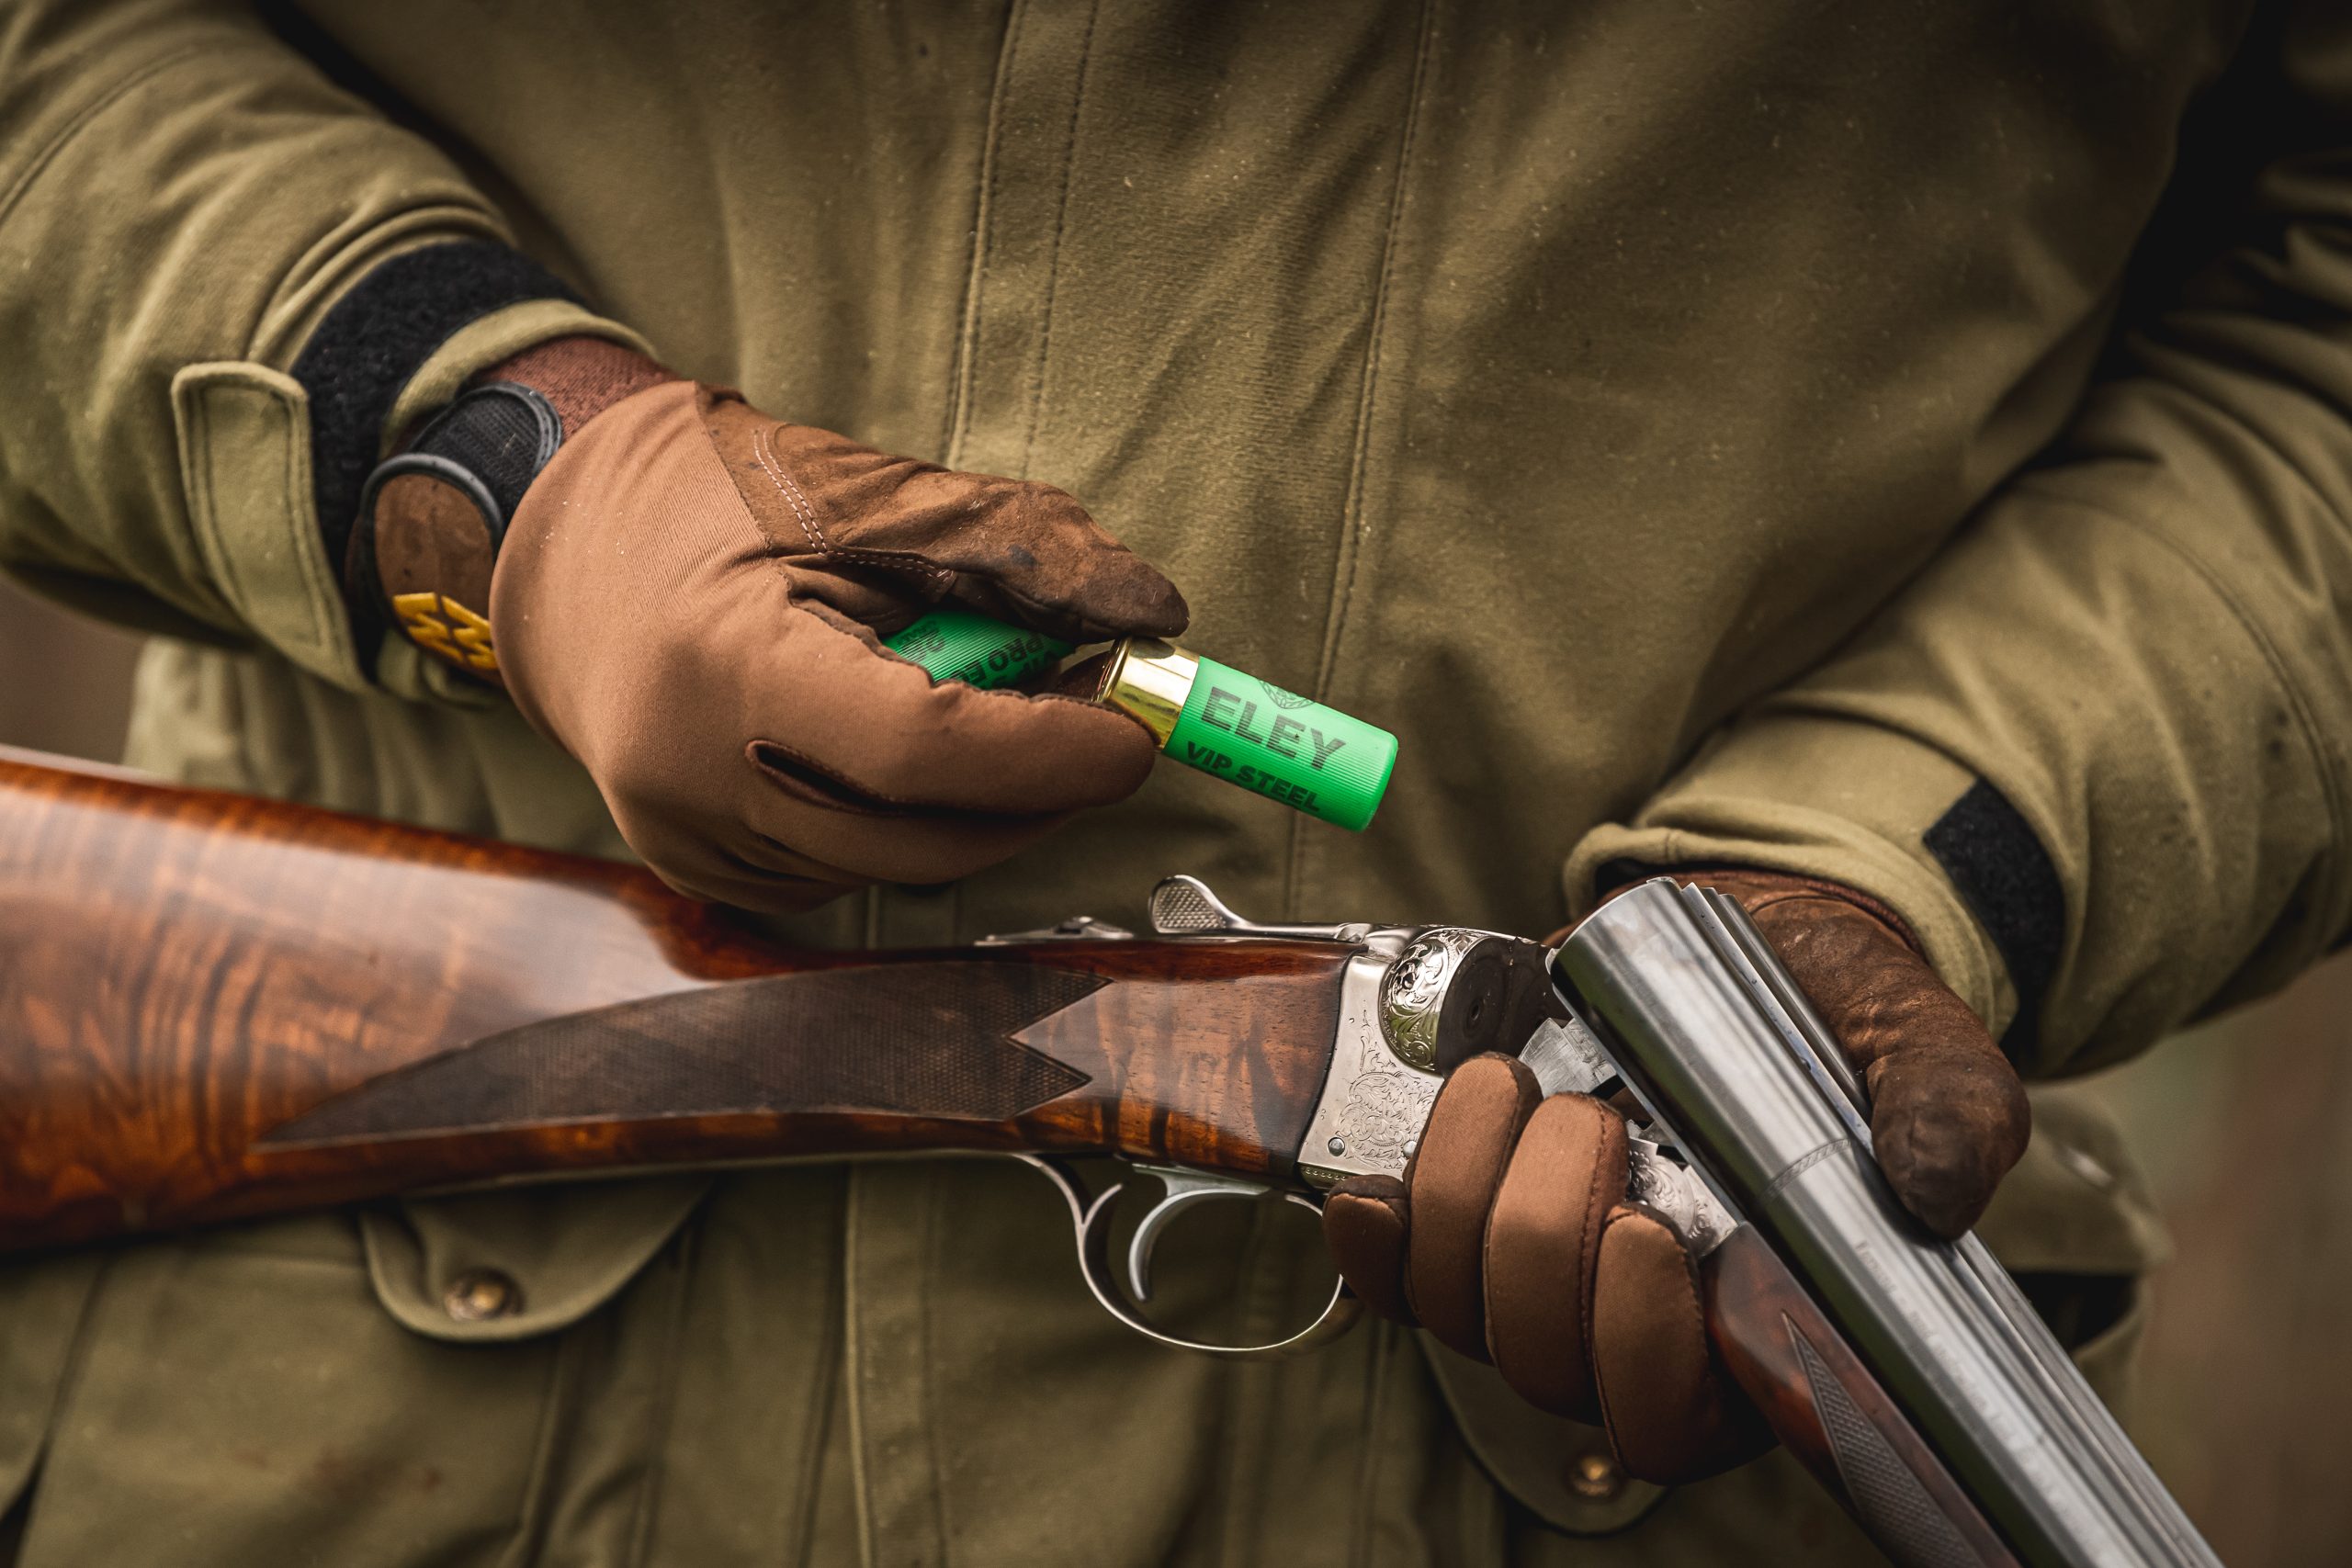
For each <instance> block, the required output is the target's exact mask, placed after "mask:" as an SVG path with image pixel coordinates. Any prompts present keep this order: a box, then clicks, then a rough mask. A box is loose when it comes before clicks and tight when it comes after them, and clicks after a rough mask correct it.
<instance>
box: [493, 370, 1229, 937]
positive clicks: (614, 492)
mask: <svg viewBox="0 0 2352 1568" xmlns="http://www.w3.org/2000/svg"><path fill="white" fill-rule="evenodd" d="M594 349H595V354H594V355H589V354H588V353H587V351H585V350H582V351H577V352H576V353H575V355H574V358H575V359H578V358H580V357H583V356H584V357H587V358H589V359H591V360H594V359H597V358H599V357H602V358H608V357H609V356H610V355H613V354H616V353H620V352H623V351H619V350H616V349H613V348H611V347H610V346H609V345H602V344H597V345H594ZM632 357H634V356H632ZM547 361H548V353H547V351H542V352H541V354H540V355H538V356H537V366H539V367H544V366H545V364H546V363H547ZM557 363H558V365H559V367H560V365H561V363H562V361H561V359H560V356H557ZM645 363H646V362H644V361H641V360H640V361H639V365H640V366H642V365H644V364H645ZM534 371H535V357H534V356H530V355H526V356H525V359H524V360H523V361H521V362H518V363H517V364H516V365H514V366H510V367H506V368H504V369H503V370H502V371H501V372H499V374H501V375H503V376H504V377H506V378H510V379H515V380H518V381H523V382H525V383H526V384H528V383H529V382H530V381H531V380H532V378H533V376H534ZM605 371H606V372H609V371H610V367H605ZM657 374H658V372H657ZM541 378H542V379H544V380H549V381H552V382H556V383H563V382H564V381H565V379H566V378H565V377H564V376H563V375H561V374H557V375H554V376H542V377H541ZM578 379H579V378H578V377H577V376H574V377H572V378H571V380H572V381H574V382H576V381H577V380H578ZM604 380H605V382H607V383H611V382H615V381H617V382H620V383H621V384H624V385H625V384H628V377H625V376H618V375H615V374H609V373H607V374H605V375H604ZM640 385H641V378H640ZM567 390H568V388H567V386H565V385H560V384H559V385H554V386H552V387H551V388H550V389H549V392H548V395H549V397H550V400H552V401H553V402H554V403H555V405H556V407H557V408H558V409H559V410H561V411H563V412H564V422H565V423H566V425H567V426H568V427H569V426H571V425H572V424H574V423H575V420H576V419H577V414H576V412H575V411H577V410H578V409H579V407H580V399H579V398H578V397H577V396H576V395H572V396H567V395H566V393H567ZM577 423H578V424H579V428H576V429H573V428H567V431H566V439H565V440H564V443H563V445H562V446H561V447H560V449H559V450H558V451H557V453H556V455H555V457H554V458H553V459H552V460H551V461H550V462H549V463H548V466H547V468H545V469H544V470H543V471H542V472H541V473H540V474H539V475H538V477H537V479H534V480H533V481H532V482H531V484H530V487H529V489H528V490H527V491H525V493H524V495H523V498H522V500H521V502H520V503H519V504H518V505H517V506H516V507H515V514H514V516H513V518H512V520H511V522H510V523H509V525H508V528H507V533H506V536H505V540H504V542H503V547H501V549H500V552H499V555H498V559H497V564H496V569H495V575H494V576H493V578H492V584H491V594H490V621H491V626H492V636H493V637H494V638H495V642H496V648H497V660H498V665H499V670H500V672H501V674H502V675H503V679H504V682H505V685H506V688H507V690H508V691H509V692H510V693H511V694H513V696H514V698H515V705H516V706H517V707H518V708H520V709H521V710H522V713H523V715H524V716H525V717H526V718H527V719H529V720H530V722H531V723H532V724H533V725H534V726H536V727H537V728H538V729H540V730H541V731H542V732H544V733H545V734H546V735H548V737H549V738H550V739H553V740H555V741H556V743H557V744H559V745H560V746H561V747H563V749H564V750H567V751H569V752H571V755H572V756H574V757H576V758H577V759H579V761H581V762H582V764H583V765H585V766H586V768H587V770H588V772H589V773H590V774H591V776H593V777H594V780H595V782H596V785H597V787H598V788H599V789H600V790H601V791H602V792H603V794H604V797H605V803H606V805H607V806H608V807H610V808H611V810H612V813H613V818H614V820H615V822H616V823H617V824H618V825H619V828H620V830H621V833H622V836H623V837H624V838H626V839H627V840H628V843H629V846H630V848H632V849H634V850H635V851H636V852H638V854H639V855H640V856H641V857H643V859H644V861H645V863H647V864H648V865H649V866H650V867H651V868H652V869H653V870H654V871H655V872H657V873H659V874H661V876H662V878H663V880H665V881H667V882H669V883H670V884H671V885H672V886H675V887H677V888H679V889H680V890H681V891H683V892H685V893H688V894H692V895H694V896H695V897H703V898H711V899H718V900H722V901H724V902H727V903H729V904H737V905H741V906H745V907H748V908H768V909H779V908H808V907H809V906H812V905H815V904H818V903H821V902H823V901H824V900H826V899H828V898H831V897H836V896H838V895H840V894H842V893H843V892H846V891H849V890H850V889H852V888H854V887H856V886H861V885H863V884H865V883H868V882H875V881H889V882H906V883H937V882H945V881H949V880H952V879H953V878H956V877H959V876H963V875H965V874H967V873H970V872H973V871H977V870H978V869H980V868H982V867H984V866H987V865H989V864H991V863H995V862H997V861H1000V860H1002V859H1004V858H1005V857H1006V856H1008V855H1011V854H1012V853H1013V852H1016V851H1018V850H1020V849H1021V848H1022V847H1023V846H1024V845H1026V844H1028V843H1030V842H1032V841H1033V840H1035V839H1037V838H1039V837H1040V836H1042V835H1043V834H1045V833H1046V832H1047V831H1048V830H1050V829H1052V828H1053V827H1054V826H1055V825H1056V824H1057V822H1059V821H1060V820H1061V819H1062V818H1064V817H1066V816H1067V815H1068V814H1069V813H1070V812H1072V811H1074V810H1076V809H1078V808H1080V807H1089V806H1105V805H1109V804H1111V803H1112V802H1114V801H1117V800H1120V799H1122V798H1124V797H1125V796H1126V795H1130V794H1132V793H1133V792H1134V791H1135V790H1136V788H1138V787H1139V786H1140V785H1141V784H1142V783H1143V781H1144V779H1145V777H1146V776H1147V775H1148V773H1150V770H1151V765H1152V761H1153V760H1154V758H1155V757H1156V756H1157V754H1158V753H1157V750H1156V748H1155V746H1154V744H1153V741H1152V739H1151V737H1150V736H1149V735H1148V733H1147V732H1146V731H1145V730H1144V729H1143V728H1142V727H1141V726H1140V725H1137V724H1136V723H1135V722H1134V721H1133V720H1131V719H1129V718H1127V717H1125V716H1122V715H1120V714H1118V713H1115V712H1113V711H1111V710H1108V709H1105V708H1102V707H1097V706H1095V705H1092V704H1091V703H1087V702H1084V701H1080V700H1078V699H1076V698H1072V697H1068V696H1061V695H1055V694H1035V695H1032V694H1022V693H1018V692H1003V691H993V692H992V691H978V690H975V689H974V688H972V687H970V686H967V685H964V684H961V683H957V682H943V683H941V684H939V685H936V686H934V685H933V684H932V682H931V680H930V678H929V677H928V676H927V675H925V674H924V673H923V671H922V670H921V669H920V668H919V667H917V666H916V665H914V664H912V663H910V662H908V661H907V660H902V659H899V658H898V657H897V656H896V655H894V654H891V653H889V652H888V651H886V650H885V649H883V648H882V646H881V644H880V641H879V638H880V637H883V636H888V635H889V634H890V633H892V632H895V631H897V630H899V628H901V627H903V626H906V625H908V624H909V623H910V622H911V621H912V620H914V619H915V618H916V616H918V615H921V614H922V613H923V612H924V611H925V610H926V609H928V608H930V607H931V606H932V605H933V604H938V603H941V602H942V601H953V602H955V603H956V604H961V605H963V606H965V607H967V608H969V609H973V610H977V611H979V612H981V613H982V614H985V615H993V616H996V617H999V618H1001V619H1003V620H1007V621H1012V622H1016V623H1019V624H1022V625H1024V626H1031V627H1034V628H1035V629H1037V630H1040V631H1043V632H1046V633H1048V634H1049V635H1051V636H1054V637H1060V638H1062V639H1064V640H1066V641H1069V642H1076V643H1083V642H1095V641H1103V640H1106V639H1109V638H1112V637H1126V636H1147V637H1170V636H1173V635H1174V634H1176V633H1177V632H1180V631H1182V629H1183V627H1184V624H1185V620H1186V610H1185V606H1184V601H1183V599H1182V596H1181V595H1180V594H1179V593H1178V592H1176V590H1175V588H1174V587H1173V586H1172V585H1171V584H1170V582H1169V581H1168V580H1167V579H1166V578H1164V577H1162V576H1161V575H1160V574H1159V572H1157V571H1155V570H1152V568H1150V567H1149V566H1148V565H1146V564H1145V563H1144V562H1143V561H1142V560H1140V559H1138V558H1136V556H1134V555H1133V554H1131V553H1129V551H1128V550H1127V549H1126V548H1125V547H1124V546H1122V545H1120V544H1119V543H1118V542H1117V541H1116V540H1114V539H1113V538H1112V537H1111V536H1109V535H1107V534H1105V533H1104V532H1103V530H1102V529H1101V528H1100V527H1098V526H1096V525H1095V524H1094V522H1093V520H1092V519H1091V518H1090V517H1089V516H1088V515H1087V514H1086V512H1085V511H1084V509H1083V508H1081V507H1080V505H1079V504H1078V502H1075V501H1073V500H1072V499H1071V498H1070V497H1069V496H1068V495H1067V494H1065V493H1063V492H1062V491H1058V490H1056V489H1054V488H1052V487H1051V486H1049V485H1044V484H1037V483H1033V482H1028V481H1023V480H1019V479H992V478H987V477H984V476H981V475H977V474H967V473H956V472H952V471H949V470H947V469H944V468H938V467H936V466H934V465H932V464H929V463H922V462H917V461H914V460H912V459H910V458H905V457H890V456H888V455H886V454H884V453H881V452H877V451H876V450H874V449H873V448H871V447H867V446H860V445H859V444H857V443H856V442H854V441H851V440H849V439H847V438H845V437H843V436H840V435H835V434H831V433H830V432H827V431H822V430H816V429H811V428H810V427H809V426H807V425H800V424H791V423H786V422H784V421H782V420H778V419H775V418H772V417H770V416H769V415H766V414H763V413H761V412H758V411H757V410H755V409H753V408H752V407H751V406H750V405H749V404H747V403H745V402H744V401H743V400H742V399H741V397H740V396H739V395H738V394H736V393H733V392H730V391H727V390H724V389H718V388H714V387H708V386H703V385H699V384H696V383H694V382H690V381H683V380H674V379H671V380H662V381H658V382H656V383H655V384H652V385H650V386H644V387H642V389H638V390H634V391H631V392H629V393H628V395H627V396H625V397H622V398H621V399H620V400H618V401H615V402H613V403H611V404H610V406H609V407H603V408H601V409H597V408H595V407H594V404H593V403H592V404H591V405H590V407H589V410H588V417H586V418H585V419H582V420H578V421H577Z"/></svg>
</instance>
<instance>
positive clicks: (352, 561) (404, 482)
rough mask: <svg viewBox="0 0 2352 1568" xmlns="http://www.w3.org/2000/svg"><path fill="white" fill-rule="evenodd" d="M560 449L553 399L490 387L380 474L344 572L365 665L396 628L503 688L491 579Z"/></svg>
mask: <svg viewBox="0 0 2352 1568" xmlns="http://www.w3.org/2000/svg"><path fill="white" fill-rule="evenodd" d="M562 441H563V420H562V416H561V415H560V414H559V413H558V412H557V411H556V407H555V405H554V404H553V403H552V402H551V401H550V400H548V397H547V396H546V395H545V394H543V393H541V392H539V391H538V390H537V389H533V388H530V387H526V386H521V385H517V384H516V383H514V382H511V381H494V382H492V383H490V384H489V385H487V386H482V387H477V388H475V389H473V390H471V391H469V392H467V393H465V394H464V395H463V396H461V397H459V398H458V400H456V401H455V402H452V403H451V404H450V405H449V406H448V407H447V408H446V409H444V410H442V411H441V412H440V413H438V414H436V415H435V417H434V418H433V419H432V420H431V421H430V422H429V423H427V424H426V425H425V426H424V429H422V430H421V431H419V432H418V433H417V436H416V438H415V440H414V441H413V442H412V443H411V444H410V445H409V446H408V448H407V449H406V450H405V451H402V452H401V453H400V454H398V455H397V456H395V457H390V458H388V459H386V460H385V461H384V462H383V463H382V464H380V465H379V466H378V468H376V470H375V471H374V472H373V473H372V474H370V475H369V476H368V482H367V485H366V486H365V488H364V489H363V490H362V491H361V494H360V500H359V506H358V518H357V521H356V524H355V525H354V526H353V529H352V535H351V543H350V547H349V551H348V554H347V555H346V557H345V568H344V583H345V595H346V597H347V599H348V600H349V602H350V604H351V611H352V617H353V626H354V630H355V632H356V634H357V635H358V636H359V638H360V647H361V649H362V655H363V658H366V657H367V656H368V655H371V654H372V653H373V651H374V650H375V649H376V647H377V645H378V644H379V642H380V641H381V639H382V637H383V633H384V631H385V630H386V629H387V628H388V627H394V626H396V627H397V628H398V629H399V630H400V631H401V633H402V634H403V635H404V636H406V637H408V639H409V640H410V641H412V642H413V643H415V644H416V645H417V646H418V647H419V648H422V649H424V651H425V652H427V653H429V654H431V655H433V656H434V657H435V658H437V659H439V660H442V661H444V662H445V663H447V664H450V665H452V666H454V667H455V668H457V669H458V670H460V671H464V672H465V673H466V674H468V675H470V676H472V677H474V678H476V679H478V680H483V681H489V682H493V683H495V682H497V681H498V656H497V651H496V649H495V647H494V646H493V644H492V639H491V632H490V581H491V573H492V569H493V567H494V566H495V565H496V562H497V558H498V547H499V546H500V544H501V543H502V542H503V540H504V538H505V536H506V525H507V522H508V520H509V519H510V518H512V517H513V516H514V514H515V506H516V505H517V504H518V503H519V502H521V501H522V499H523V492H524V491H526V490H527V489H529V488H530V484H531V481H532V480H533V479H536V478H537V477H538V473H539V470H540V469H541V468H545V467H547V464H548V459H549V458H551V457H554V456H555V453H556V448H557V447H558V446H560V445H562Z"/></svg>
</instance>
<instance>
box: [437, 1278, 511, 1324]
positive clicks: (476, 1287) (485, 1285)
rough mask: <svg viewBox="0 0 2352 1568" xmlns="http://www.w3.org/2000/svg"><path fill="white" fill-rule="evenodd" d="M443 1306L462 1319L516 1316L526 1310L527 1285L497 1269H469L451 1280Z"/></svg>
mask: <svg viewBox="0 0 2352 1568" xmlns="http://www.w3.org/2000/svg"><path fill="white" fill-rule="evenodd" d="M441 1310H442V1311H444V1312H446V1313H447V1314H449V1315H450V1316H451V1317H453V1318H455V1319H456V1320H457V1321H458V1322H459V1323H481V1322H485V1321H487V1320H488V1319H490V1318H493V1317H512V1316H514V1315H515V1314H516V1313H518V1312H521V1311H522V1310H523V1287H522V1286H520V1285H518V1284H516V1283H515V1281H514V1280H513V1279H512V1278H510V1277H509V1276H507V1275H504V1274H502V1273H500V1272H499V1271H498V1270H497V1269H467V1270H466V1271H465V1272H464V1273H462V1274H460V1275H458V1277H457V1278H456V1279H454V1280H450V1281H449V1288H448V1290H447V1291H446V1292H443V1293H442V1296H441Z"/></svg>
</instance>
